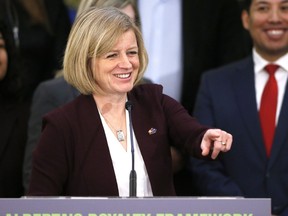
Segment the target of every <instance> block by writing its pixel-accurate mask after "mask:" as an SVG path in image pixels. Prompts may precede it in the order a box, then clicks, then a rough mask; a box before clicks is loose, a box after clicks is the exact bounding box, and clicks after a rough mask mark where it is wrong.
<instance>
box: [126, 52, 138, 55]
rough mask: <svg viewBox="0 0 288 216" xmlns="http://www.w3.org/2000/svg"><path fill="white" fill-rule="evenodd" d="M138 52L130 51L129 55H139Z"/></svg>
mask: <svg viewBox="0 0 288 216" xmlns="http://www.w3.org/2000/svg"><path fill="white" fill-rule="evenodd" d="M137 54H138V52H137V51H129V52H128V55H137Z"/></svg>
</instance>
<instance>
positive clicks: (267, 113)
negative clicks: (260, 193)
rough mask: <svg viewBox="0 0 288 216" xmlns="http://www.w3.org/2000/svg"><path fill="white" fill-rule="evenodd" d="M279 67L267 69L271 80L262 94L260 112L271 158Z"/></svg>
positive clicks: (265, 140)
mask: <svg viewBox="0 0 288 216" xmlns="http://www.w3.org/2000/svg"><path fill="white" fill-rule="evenodd" d="M278 67H279V66H278V65H274V64H269V65H267V66H266V67H265V70H266V71H267V72H268V73H269V79H268V81H267V83H266V85H265V88H264V91H263V94H262V98H261V104H260V112H259V113H260V123H261V128H262V133H263V137H264V143H265V147H266V152H267V156H268V157H269V156H270V152H271V147H272V143H273V138H274V132H275V127H276V110H277V97H278V86H277V81H276V79H275V76H274V75H275V71H276V70H277V68H278Z"/></svg>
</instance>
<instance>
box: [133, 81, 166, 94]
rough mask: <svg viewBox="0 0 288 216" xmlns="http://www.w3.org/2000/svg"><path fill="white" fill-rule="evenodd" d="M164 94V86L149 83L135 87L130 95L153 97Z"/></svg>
mask: <svg viewBox="0 0 288 216" xmlns="http://www.w3.org/2000/svg"><path fill="white" fill-rule="evenodd" d="M162 93H163V86H162V85H159V84H153V83H147V84H141V85H137V86H135V87H134V88H133V89H132V91H131V92H130V94H133V95H135V96H152V95H160V94H162Z"/></svg>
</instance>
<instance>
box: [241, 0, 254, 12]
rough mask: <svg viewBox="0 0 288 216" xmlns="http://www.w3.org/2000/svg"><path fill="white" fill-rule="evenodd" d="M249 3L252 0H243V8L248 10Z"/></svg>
mask: <svg viewBox="0 0 288 216" xmlns="http://www.w3.org/2000/svg"><path fill="white" fill-rule="evenodd" d="M251 4H252V0H243V9H244V10H246V11H248V12H249V10H250V6H251Z"/></svg>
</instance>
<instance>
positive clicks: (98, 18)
mask: <svg viewBox="0 0 288 216" xmlns="http://www.w3.org/2000/svg"><path fill="white" fill-rule="evenodd" d="M128 30H132V31H133V32H134V33H135V36H136V40H137V45H138V55H139V71H138V76H137V78H136V80H135V83H134V85H136V84H137V83H138V82H139V81H140V80H141V79H142V77H143V74H144V71H145V69H146V67H147V64H148V56H147V52H146V49H145V47H144V43H143V38H142V34H141V31H140V30H139V28H138V27H137V25H136V24H135V23H134V22H133V21H132V20H131V19H130V18H129V16H128V15H126V14H124V13H122V12H121V11H120V10H119V9H116V8H114V7H105V8H98V9H96V8H90V9H89V10H87V11H86V12H85V13H82V14H81V15H79V17H77V18H76V20H75V22H74V24H73V26H72V29H71V32H70V35H69V38H68V42H67V47H66V50H65V55H64V62H63V69H64V78H65V80H66V81H67V82H68V83H70V84H71V85H72V86H74V87H75V88H77V89H78V90H79V91H80V92H81V93H82V94H86V95H87V94H93V93H100V88H99V87H98V85H97V83H96V81H95V79H94V75H93V72H92V69H91V62H92V59H96V58H97V57H99V56H101V55H103V54H105V53H107V52H109V51H110V50H111V49H112V48H113V47H114V46H115V44H116V43H117V41H118V39H119V37H120V36H122V35H123V34H124V33H125V32H127V31H128ZM94 73H97V71H94Z"/></svg>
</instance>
